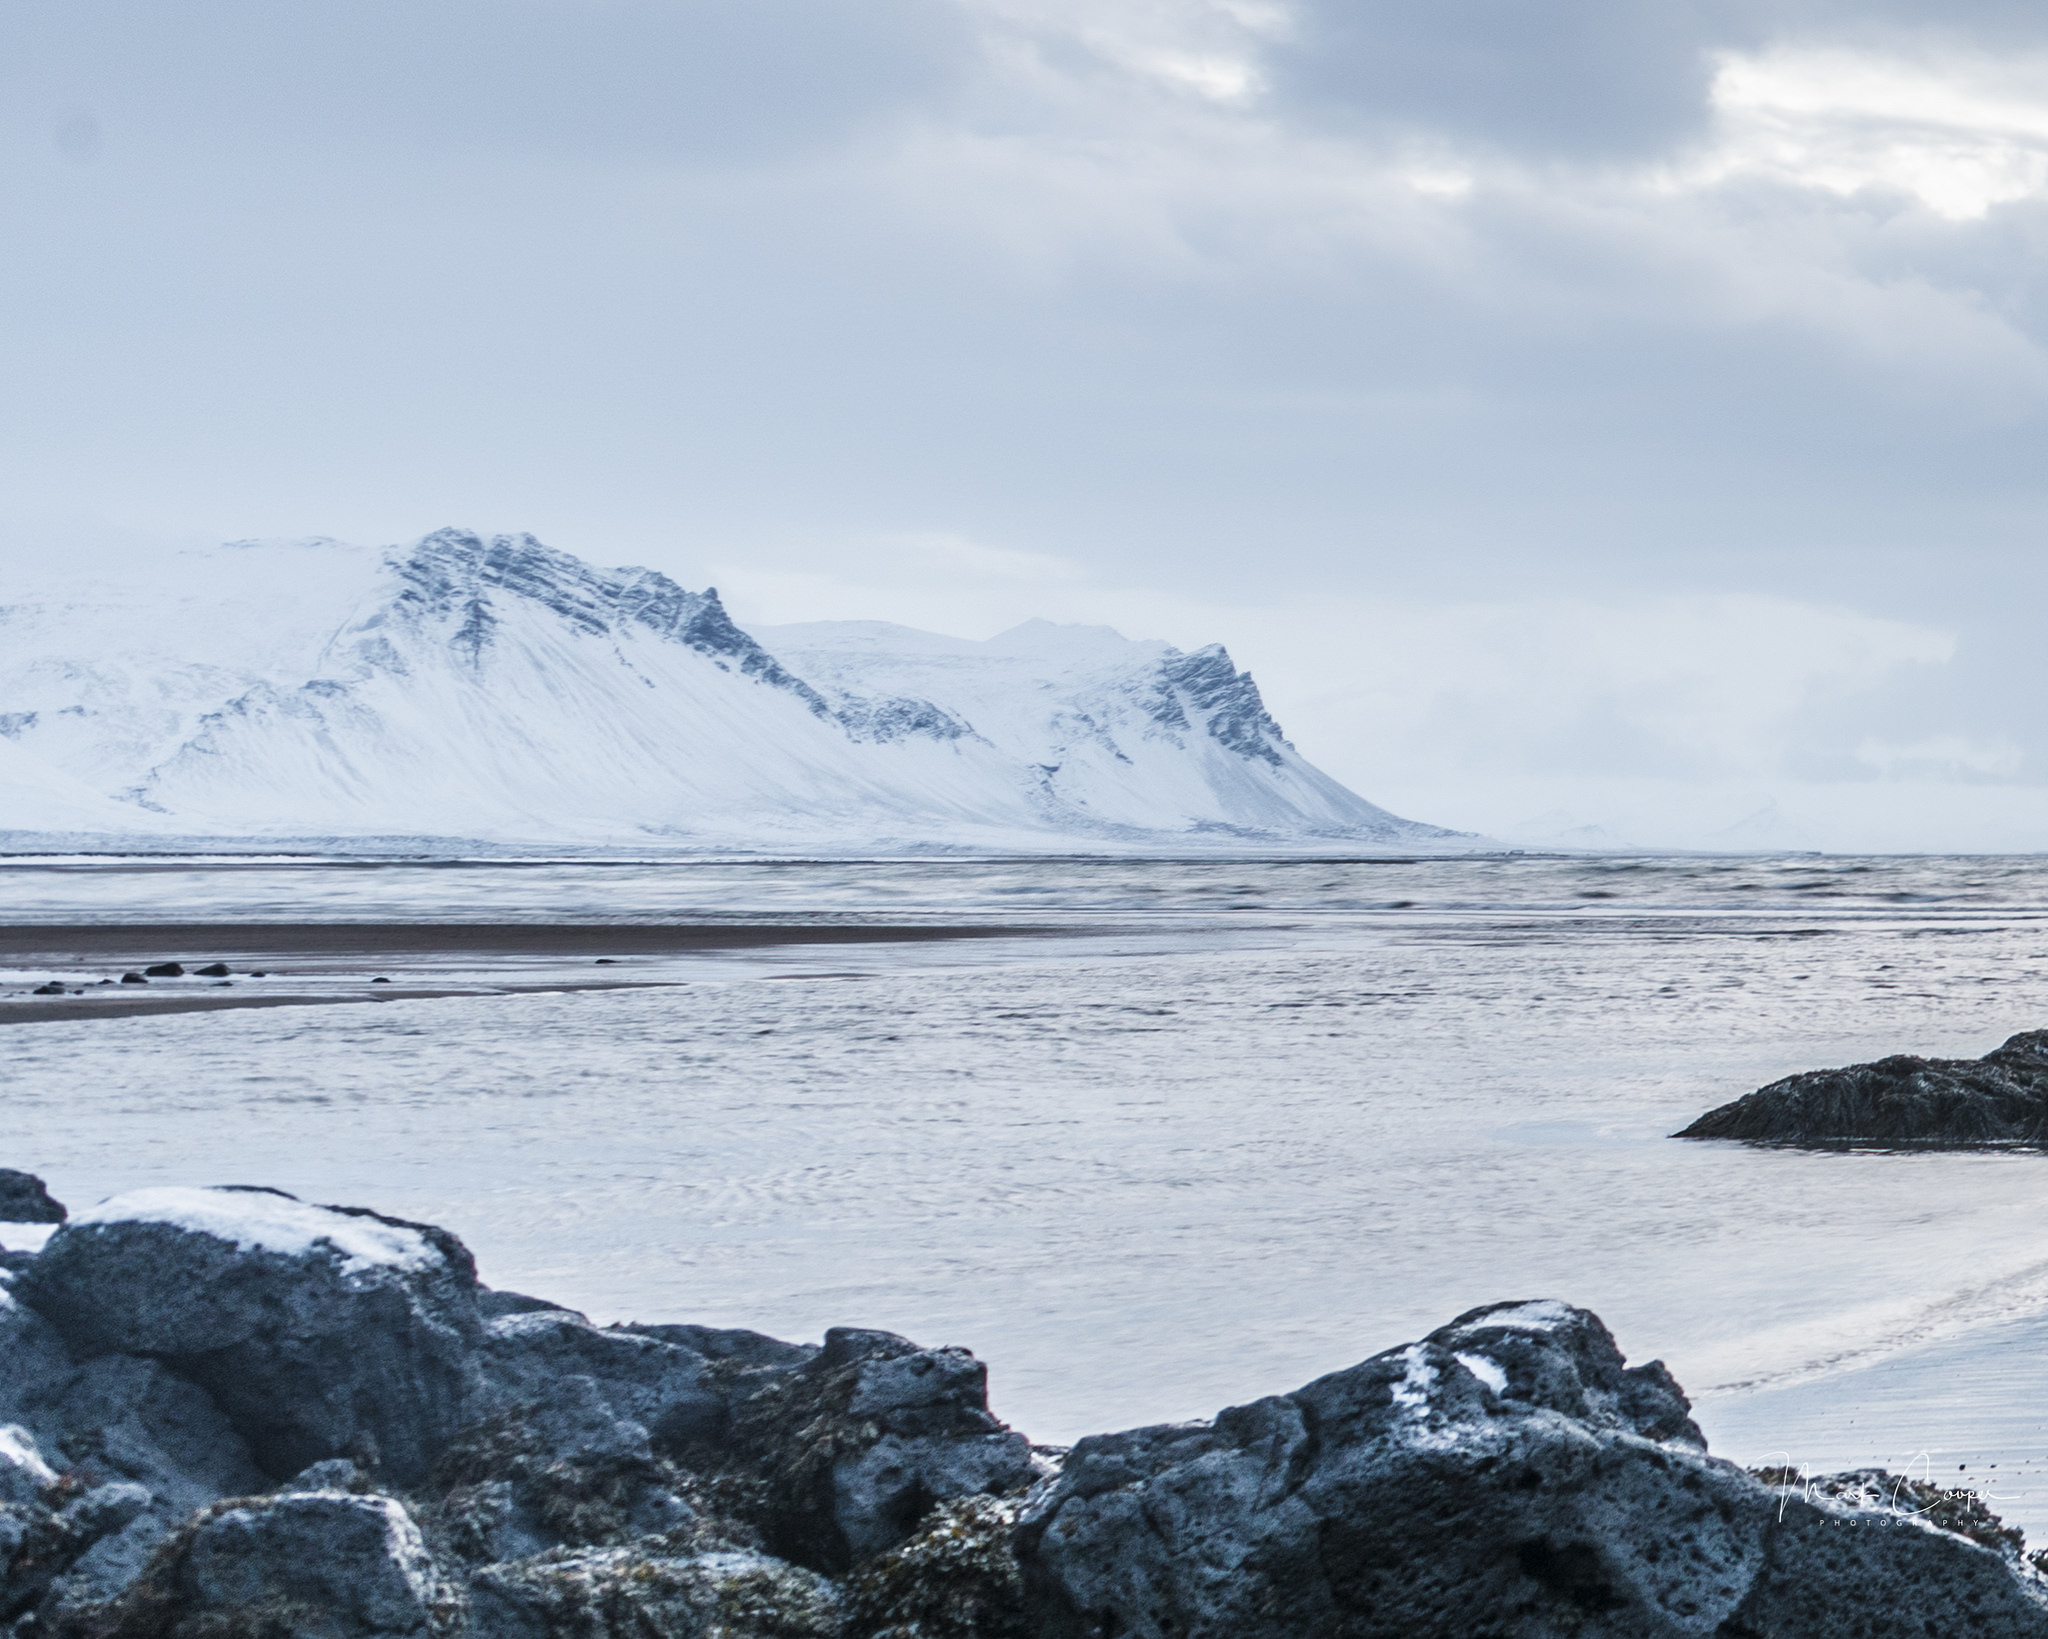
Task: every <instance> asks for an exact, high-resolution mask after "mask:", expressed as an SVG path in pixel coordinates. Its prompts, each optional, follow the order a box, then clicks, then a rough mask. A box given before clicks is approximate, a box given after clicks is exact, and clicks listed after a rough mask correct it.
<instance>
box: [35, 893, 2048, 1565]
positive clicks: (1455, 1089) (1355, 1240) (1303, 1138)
mask: <svg viewBox="0 0 2048 1639" xmlns="http://www.w3.org/2000/svg"><path fill="white" fill-rule="evenodd" d="M0 895H4V899H5V905H6V907H7V908H6V911H5V914H4V920H7V921H10V922H16V923H19V922H29V921H48V922H79V921H96V920H97V921H126V922H134V921H153V920H171V921H175V920H192V921H202V920H225V919H230V918H255V919H259V920H260V919H270V920H295V921H305V920H321V919H336V920H378V919H408V918H419V919H422V920H430V919H433V918H436V917H440V918H447V919H459V920H467V921H477V920H486V919H492V918H502V919H507V920H595V921H605V920H662V919H700V920H705V921H734V920H746V919H750V918H770V919H773V918H778V917H794V918H806V919H816V918H819V917H821V916H827V917H837V918H845V919H851V920H866V919H874V920H910V919H918V920H930V921H943V920H947V919H957V920H962V921H974V922H983V923H985V922H989V921H1009V922H1015V923H1017V924H1019V925H1020V926H1025V927H1030V928H1035V929H1041V930H1053V932H1054V936H1052V937H1046V936H1044V935H1043V934H1041V935H1039V936H1035V937H1030V938H1024V937H1020V938H1017V939H997V940H990V941H976V942H973V943H971V944H945V945H922V946H880V945H877V946H861V947H844V948H830V949H825V948H811V949H806V948H804V947H784V948H780V949H775V950H767V951H761V952H748V953H737V954H720V955H706V956H702V957H685V958H673V959H670V960H669V961H668V962H667V963H666V964H665V965H664V966H663V967H662V968H661V969H660V971H659V972H658V973H657V972H652V971H650V972H649V973H647V974H646V975H645V976H646V977H648V978H658V979H660V980H661V981H662V987H661V988H652V989H642V990H618V991H602V992H598V991H593V992H584V993H572V994H558V995H517V996H466V997H461V998H455V999H444V1000H422V1001H402V1002H393V1003H388V1004H384V1005H381V1006H375V1007H307V1008H278V1009H270V1010H263V1011H246V1012H219V1013H198V1014H183V1015H176V1016H164V1017H157V1018H134V1019H119V1020H97V1021H91V1022H83V1023H36V1024H22V1025H16V1026H11V1027H8V1028H6V1029H5V1030H4V1031H0V1091H4V1098H5V1105H4V1107H5V1110H6V1112H7V1138H6V1143H5V1146H4V1153H0V1165H9V1166H16V1167H24V1168H28V1169H31V1170H33V1171H36V1172H40V1173H42V1174H43V1175H44V1176H45V1177H47V1178H48V1179H49V1180H50V1182H51V1185H52V1187H53V1189H54V1190H55V1191H56V1193H57V1194H58V1195H59V1196H61V1197H64V1198H66V1199H68V1200H70V1201H71V1202H72V1203H73V1204H74V1205H77V1204H81V1203H83V1202H87V1201H90V1200H93V1199H96V1198H98V1197H99V1196H102V1195H105V1194H109V1193H112V1192H114V1191H117V1190H120V1189H126V1188H130V1187H134V1186H138V1185H142V1184H153V1183H166V1182H180V1183H207V1182H256V1183H268V1184H275V1185H278V1186H281V1187H283V1188H286V1189H291V1190H294V1191H297V1192H299V1193H301V1194H304V1195H306V1196H308V1197H311V1198H314V1199H320V1200H340V1201H350V1202H361V1203H365V1204H370V1205H375V1206H377V1207H379V1208H381V1209H383V1210H386V1211H391V1212H396V1213H400V1214H403V1215H405V1216H409V1217H418V1218H427V1219H432V1220H434V1221H437V1222H440V1223H443V1224H446V1225H448V1226H449V1227H450V1228H452V1229H454V1230H455V1231H456V1232H457V1233H459V1234H460V1235H462V1236H463V1237H464V1239H465V1240H467V1241H468V1242H469V1244H470V1245H471V1246H472V1247H473V1248H474V1249H475V1250H476V1252H477V1255H478V1259H479V1262H480V1264H481V1266H482V1270H483V1274H484V1278H485V1279H486V1280H488V1281H489V1282H491V1283H492V1284H493V1285H498V1286H505V1287H511V1288H515V1289H520V1290H526V1291H532V1292H537V1293H540V1294H543V1295H545V1296H548V1297H551V1298H554V1299H557V1300H560V1301H563V1302H567V1303H571V1304H574V1305H576V1306H578V1307H581V1308H584V1309H586V1310H587V1311H589V1312H590V1313H591V1314H592V1315H593V1317H595V1318H598V1319H601V1320H617V1319H643V1320H683V1319H689V1320H699V1321H706V1322H711V1323H717V1324H727V1325H746V1326H753V1327H756V1328H759V1329H761V1330H764V1331H769V1332H774V1333H776V1334H778V1335H782V1336H789V1337H799V1338H804V1337H809V1338H815V1337H816V1336H817V1335H818V1334H819V1333H820V1332H821V1331H822V1330H823V1328H825V1327H826V1326H829V1325H837V1324H860V1325H868V1326H882V1327H887V1328H890V1329H892V1330H896V1331H901V1332H905V1333H908V1334H910V1335H912V1336H915V1337H917V1338H919V1339H920V1340H923V1341H927V1342H933V1343H962V1344H966V1345H968V1346H969V1347H971V1348H973V1349H974V1350H975V1351H976V1352H977V1353H978V1354H980V1355H981V1356H982V1357H983V1358H984V1359H985V1360H987V1361H988V1362H989V1365H990V1373H991V1389H992V1399H993V1403H994V1405H995V1407H996V1409H997V1411H998V1412H999V1413H1000V1414H1001V1415H1003V1416H1005V1417H1006V1418H1008V1419H1009V1420H1010V1421H1011V1422H1012V1423H1014V1424H1015V1425H1016V1426H1018V1427H1020V1428H1023V1429H1025V1430H1026V1431H1027V1432H1029V1433H1030V1434H1032V1435H1033V1436H1034V1437H1035V1438H1037V1439H1040V1440H1045V1441H1064V1440H1070V1439H1072V1438H1074V1437H1075V1436H1077V1435H1079V1434H1082V1433H1085V1432H1089V1431H1091V1430H1096V1429H1105V1428H1114V1427H1121V1426H1126V1425H1129V1424H1134V1423H1141V1422H1153V1421H1163V1420H1170V1419H1179V1418H1187V1417H1199V1416H1207V1415H1210V1414H1212V1413H1213V1412H1214V1411H1215V1410H1216V1409H1218V1408H1219V1407H1221V1406H1223V1405H1226V1404H1230V1403H1234V1402H1239V1401H1243V1400H1246V1399H1250V1398H1253V1397H1256V1396H1258V1395H1260V1394H1265V1393H1271V1392H1276V1391H1281V1390H1285V1389H1289V1388H1292V1387H1295V1386H1297V1385H1298V1384H1300V1383H1301V1382H1303V1381H1305V1380H1307V1379H1308V1378H1310V1377H1313V1376H1315V1375H1317V1374H1319V1373H1321V1372H1325V1371H1329V1370H1333V1369H1335V1368H1337V1367H1340V1366H1344V1365H1347V1364H1350V1363H1351V1362H1353V1361H1355V1360H1358V1359H1360V1358H1362V1357H1364V1356H1365V1355H1367V1354H1370V1353H1373V1352H1375V1351H1377V1350H1379V1349H1382V1348H1385V1347H1388V1346H1390V1345H1392V1344H1397V1343H1402V1342H1406V1341H1408V1340H1410V1339H1412V1338H1414V1337H1416V1336H1419V1335H1420V1334H1421V1333H1423V1332H1424V1331H1427V1330H1429V1329H1431V1328H1432V1327H1435V1326H1437V1325H1440V1324H1442V1323H1443V1322H1445V1321H1447V1320H1449V1319H1451V1318H1452V1317H1453V1316H1454V1315H1456V1314H1457V1313H1459V1312H1460V1311H1462V1310H1464V1309H1467V1308H1470V1307H1472V1306H1474V1305H1477V1304H1481V1303H1486V1302H1491V1301H1494V1300H1497V1299H1509V1298H1529V1297H1543V1296H1555V1297H1560V1298H1564V1299H1566V1300H1568V1301H1571V1302H1575V1303H1580V1304H1584V1305H1586V1306H1588V1307H1591V1308H1593V1309H1595V1310H1597V1311H1598V1312H1599V1313H1600V1314H1601V1316H1602V1317H1603V1318H1604V1319H1605V1320H1606V1321H1607V1323H1608V1324H1609V1326H1610V1327H1611V1328H1612V1329H1613V1330H1614V1332H1615V1334H1616V1336H1617V1338H1618V1339H1619V1341H1620V1343H1621V1345H1622V1347H1623V1349H1624V1350H1626V1351H1627V1353H1628V1354H1629V1355H1630V1356H1631V1358H1633V1359H1637V1360H1644V1359H1648V1358H1651V1357H1652V1356H1662V1357H1663V1358H1664V1359H1665V1360H1666V1361H1667V1362H1668V1363H1669V1364H1670V1365H1671V1367H1672V1369H1673V1371H1674V1372H1675V1373H1676V1374H1677V1376H1678V1378H1679V1380H1680V1381H1681V1382H1682V1383H1683V1384H1684V1385H1685V1386H1686V1388H1687V1389H1688V1391H1690V1392H1691V1393H1692V1395H1693V1396H1694V1399H1695V1402H1696V1406H1697V1412H1698V1415H1699V1418H1700V1421H1701V1423H1702V1424H1703V1426H1704V1427H1705V1428H1706V1430H1707V1433H1708V1435H1709V1438H1710V1441H1711V1442H1712V1445H1713V1448H1714V1449H1715V1450H1716V1451H1717V1452H1718V1453H1720V1454H1721V1455H1724V1456H1729V1457H1732V1458H1735V1459H1736V1460H1738V1461H1744V1462H1753V1461H1758V1460H1761V1459H1763V1458H1765V1457H1766V1456H1768V1457H1769V1458H1770V1460H1771V1461H1773V1462H1787V1463H1789V1464H1790V1465H1792V1466H1798V1465H1800V1464H1802V1463H1807V1462H1811V1463H1813V1464H1814V1465H1815V1467H1816V1468H1829V1467H1842V1466H1848V1465H1850V1464H1852V1463H1874V1462H1889V1463H1890V1464H1892V1465H1893V1466H1894V1467H1903V1466H1906V1465H1907V1464H1908V1463H1912V1464H1914V1465H1915V1472H1916V1473H1919V1472H1928V1473H1932V1474H1933V1476H1934V1477H1935V1478H1937V1479H1941V1480H1944V1481H1945V1482H1948V1483H1954V1482H1956V1481H1958V1480H1963V1479H1967V1480H1968V1481H1970V1482H1971V1483H1974V1484H1978V1485H1979V1486H1980V1487H1982V1488H1984V1489H1987V1490H1989V1491H1990V1492H1991V1493H1992V1495H1993V1496H1994V1497H1996V1498H1997V1499H1998V1500H1997V1501H1996V1502H1995V1503H1994V1506H1995V1507H1997V1508H1999V1509H2000V1511H2001V1512H2003V1513H2005V1514H2006V1515H2007V1517H2008V1518H2010V1519H2013V1520H2015V1521H2017V1522H2019V1523H2022V1524H2025V1525H2027V1526H2028V1527H2029V1528H2030V1533H2031V1535H2033V1537H2034V1538H2035V1539H2036V1541H2037V1542H2039V1541H2042V1540H2048V1479H2043V1478H2039V1477H2038V1476H2040V1475H2041V1474H2042V1473H2043V1471H2044V1469H2048V1416H2042V1417H2038V1418H2037V1417H2035V1416H2034V1414H2033V1413H2032V1412H2031V1411H2030V1410H2029V1409H2027V1408H2030V1407H2031V1406H2034V1405H2039V1404H2044V1403H2048V1349H2044V1348H2043V1347H2041V1344H2042V1343H2043V1342H2048V1155H2031V1154H1998V1155H1924V1154H1923V1155H1885V1154H1867V1153H1862V1154H1846V1155H1843V1154H1803V1153H1798V1152H1791V1151H1765V1150H1753V1149H1746V1148H1743V1147H1740V1146H1734V1145H1724V1144H1692V1143H1681V1142H1677V1141H1674V1140H1672V1139H1670V1138H1669V1137H1668V1136H1666V1135H1668V1134H1669V1133H1671V1132H1672V1131H1674V1130H1675V1129H1676V1128H1678V1127H1679V1126H1682V1125H1683V1124H1684V1123H1685V1122H1687V1121H1689V1120H1690V1119H1691V1118H1692V1117H1693V1116H1694V1115H1696V1114H1698V1113H1699V1112H1700V1111H1702V1110H1704V1109H1706V1108H1708V1107H1710V1106H1712V1105H1714V1104H1718V1103H1721V1102H1723V1101H1725V1100H1726V1099H1729V1098H1732V1097H1735V1096H1737V1095H1739V1094H1741V1093H1744V1092H1747V1091H1749V1090H1751V1089H1752V1088H1754V1087H1756V1086H1758V1085H1760V1084H1762V1083H1763V1082H1765V1081H1768V1080H1771V1079H1774V1078H1776V1077H1777V1076H1780V1075H1783V1074H1786V1073H1789V1072H1791V1071H1794V1070H1799V1069H1806V1068H1812V1067H1815V1066H1818V1065H1825V1064H1838V1063H1845V1062H1849V1061H1852V1060H1857V1059H1866V1058H1871V1057H1876V1056H1879V1055H1882V1054H1884V1053H1887V1052H1894V1051H1918V1052H1927V1053H1937V1054H1958V1055H1960V1054H1969V1055H1974V1054H1978V1053H1981V1052H1983V1051H1985V1050H1987V1049H1988V1048H1990V1047H1993V1046H1995V1045H1996V1044H1997V1043H1998V1042H2000V1041H2002V1040H2003V1039H2004V1038H2005V1037H2006V1036H2008V1035H2010V1034H2012V1033H2013V1032H2015V1031H2019V1030H2023V1029H2030V1028H2039V1027H2044V1026H2048V865H2044V864H2043V863H2042V862H2040V861H2036V860H2033V859H2015V860H1983V859H1966V860H1926V859H1914V860H1840V859H1813V858H1794V859H1771V860H1755V859H1750V860H1726V859H1720V860H1699V859H1676V860H1628V861H1623V860H1583V859H1570V860H1554V859H1540V858H1506V859H1494V860H1421V861H1413V862H1384V861H1372V862H1362V861H1361V862H1348V863H1347V862H1330V861H1285V862H1277V863H1267V864H1261V863H1241V862H1239V863H1231V862H1214V861H1210V862H1179V863H1175V862H1132V861H1110V862H1083V861H1025V862H963V861H945V862H894V863H866V864H863V863H857V862H853V863H849V862H829V861H825V862H808V863H806V862H791V863H781V864H758V863H745V862H731V863H691V864H677V863H663V862H653V861H650V862H642V863H617V862H610V863H596V862H588V861H564V862H554V863H547V862H533V863H516V864H515V863H507V862H479V863H473V864H454V863H445V864H438V865H419V864H411V865H408V864H402V863H380V864H336V863H324V862H316V861H298V862H278V863H268V864H266V863H221V864H215V865H192V864H164V863H155V864H147V865H143V864H135V863H124V862H83V861H82V862H79V863H77V864H75V865H67V866H54V865H49V864H33V863H13V864H9V863H4V862H0ZM1993 1464H1996V1465H1998V1466H1997V1467H1996V1469H1995V1470H1994V1469H1993V1468H1992V1465H1993ZM2030 1486H2031V1487H2032V1489H2030Z"/></svg>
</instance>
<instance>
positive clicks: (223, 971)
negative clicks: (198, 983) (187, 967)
mask: <svg viewBox="0 0 2048 1639" xmlns="http://www.w3.org/2000/svg"><path fill="white" fill-rule="evenodd" d="M194 971H195V972H196V973H198V975H199V976H200V977H201V978H202V979H225V978H226V977H227V976H228V975H229V974H230V973H232V972H234V969H233V968H231V967H229V966H228V965H227V963H225V962H209V963H207V964H206V966H205V967H202V968H196V969H194Z"/></svg>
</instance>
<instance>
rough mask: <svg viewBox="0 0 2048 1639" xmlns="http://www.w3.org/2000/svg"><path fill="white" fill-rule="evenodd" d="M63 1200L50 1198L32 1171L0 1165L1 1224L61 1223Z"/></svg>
mask: <svg viewBox="0 0 2048 1639" xmlns="http://www.w3.org/2000/svg"><path fill="white" fill-rule="evenodd" d="M63 1221H64V1203H63V1202H62V1201H56V1200H52V1199H51V1198H50V1191H49V1189H48V1188H47V1187H46V1186H45V1185H44V1183H43V1181H42V1179H40V1178H38V1177H37V1176H36V1175H35V1174H34V1173H32V1172H16V1171H15V1170H14V1169H13V1168H12V1167H0V1224H61V1223H62V1222H63Z"/></svg>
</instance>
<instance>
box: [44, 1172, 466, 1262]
mask: <svg viewBox="0 0 2048 1639" xmlns="http://www.w3.org/2000/svg"><path fill="white" fill-rule="evenodd" d="M131 1223H153V1224H170V1225H173V1226H174V1227H176V1228H179V1229H188V1230H191V1231H192V1232H193V1233H194V1234H198V1235H211V1236H212V1237H213V1238H214V1239H215V1240H221V1241H228V1242H231V1243H232V1244H233V1245H234V1246H236V1247H237V1248H238V1249H240V1250H241V1251H244V1252H275V1253H278V1254H280V1255H282V1256H285V1257H301V1256H304V1255H306V1254H308V1253H311V1252H314V1251H317V1250H318V1249H319V1248H320V1247H322V1246H323V1245H324V1246H327V1247H330V1248H332V1249H333V1250H334V1251H336V1252H339V1253H340V1254H341V1256H342V1269H343V1270H344V1271H345V1272H346V1273H348V1274H352V1275H353V1274H365V1273H368V1272H370V1271H372V1270H375V1269H431V1268H433V1267H435V1266H436V1265H437V1264H439V1263H440V1261H441V1254H440V1253H439V1252H437V1251H436V1250H435V1249H434V1247H433V1245H432V1243H431V1242H429V1241H428V1240H427V1238H426V1237H425V1236H424V1235H422V1234H421V1233H420V1232H419V1231H418V1230H416V1229H406V1228H404V1227H402V1226H400V1225H398V1224H387V1223H380V1222H379V1221H378V1220H377V1219H375V1218H357V1217H352V1216H350V1215H349V1214H347V1213H342V1212H331V1211H329V1210H328V1209H327V1208H325V1207H318V1206H311V1205H309V1204H307V1203H306V1202H304V1201H298V1200H294V1199H292V1198H291V1197H290V1196H286V1195H273V1194H270V1193H268V1192H265V1191H258V1190H233V1189H184V1188H178V1187H164V1188H158V1189H138V1190H131V1191H130V1192H129V1193H127V1194H125V1195H116V1196H115V1197H113V1199H111V1200H107V1201H102V1202H100V1204H99V1205H98V1206H94V1207H88V1208H86V1209H85V1211H83V1212H80V1213H76V1214H74V1215H73V1217H72V1219H71V1224H70V1225H66V1226H65V1227H67V1228H68V1227H71V1225H83V1226H88V1227H89V1226H92V1225H95V1224H131Z"/></svg>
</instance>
